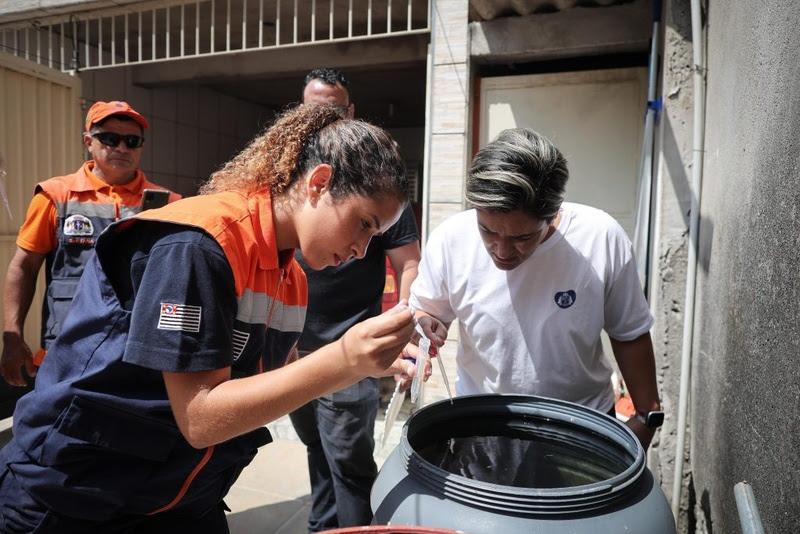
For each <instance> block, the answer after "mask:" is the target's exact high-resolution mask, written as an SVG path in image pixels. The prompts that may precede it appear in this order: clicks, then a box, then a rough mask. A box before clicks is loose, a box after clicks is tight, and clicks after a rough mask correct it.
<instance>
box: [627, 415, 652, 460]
mask: <svg viewBox="0 0 800 534" xmlns="http://www.w3.org/2000/svg"><path fill="white" fill-rule="evenodd" d="M625 425H626V426H627V427H628V428H630V429H631V430H632V431H633V433H634V434H636V437H637V438H638V439H639V443H641V444H642V448H643V449H644V451H645V452H647V449H648V448H649V447H650V442H651V441H653V436H654V435H655V433H656V429H655V428H650V427H649V426H647V425H645V424H642V423H641V422H640V421H639V420H638V419H636V418H635V417H633V416H631V417H630V418H629V419H628V421H627V422H626V423H625Z"/></svg>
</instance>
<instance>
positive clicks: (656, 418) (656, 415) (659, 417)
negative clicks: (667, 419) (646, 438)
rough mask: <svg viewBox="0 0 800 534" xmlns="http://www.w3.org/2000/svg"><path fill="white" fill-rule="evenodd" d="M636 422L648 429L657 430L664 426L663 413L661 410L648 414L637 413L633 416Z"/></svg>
mask: <svg viewBox="0 0 800 534" xmlns="http://www.w3.org/2000/svg"><path fill="white" fill-rule="evenodd" d="M633 417H635V418H636V420H637V421H639V422H640V423H642V424H643V425H645V426H648V427H650V428H658V427H660V426H661V425H663V424H664V412H662V411H661V410H651V411H649V412H646V413H645V412H639V411H637V412H636V413H634V414H633Z"/></svg>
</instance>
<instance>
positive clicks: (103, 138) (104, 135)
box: [92, 132, 144, 148]
mask: <svg viewBox="0 0 800 534" xmlns="http://www.w3.org/2000/svg"><path fill="white" fill-rule="evenodd" d="M92 137H94V138H95V139H97V140H98V141H100V142H101V143H103V144H104V145H106V146H113V147H117V146H119V142H120V141H125V146H126V147H128V148H139V147H140V146H142V145H143V144H144V137H141V136H138V135H122V134H118V133H114V132H97V133H93V134H92Z"/></svg>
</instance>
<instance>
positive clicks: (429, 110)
mask: <svg viewBox="0 0 800 534" xmlns="http://www.w3.org/2000/svg"><path fill="white" fill-rule="evenodd" d="M435 1H436V0H429V3H428V25H429V26H430V30H431V42H430V44H429V45H428V80H427V81H428V83H427V84H426V86H425V144H424V148H423V158H424V159H425V163H424V166H423V170H422V183H421V184H420V186H421V187H422V228H420V229H419V235H420V246H422V247H423V248H424V246H425V242H426V241H427V239H428V228H429V227H430V216H431V215H430V214H431V207H430V205H429V202H430V183H431V149H432V148H433V147H432V143H433V72H434V61H435V57H436V56H435V52H436V19H435V18H434V13H435V11H434V7H433V3H434V2H435Z"/></svg>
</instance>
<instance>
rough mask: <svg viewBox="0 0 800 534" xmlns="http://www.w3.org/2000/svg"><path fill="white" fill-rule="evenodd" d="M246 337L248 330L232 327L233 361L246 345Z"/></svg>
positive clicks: (247, 337)
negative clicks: (243, 330)
mask: <svg viewBox="0 0 800 534" xmlns="http://www.w3.org/2000/svg"><path fill="white" fill-rule="evenodd" d="M248 339H250V333H249V332H242V331H241V330H236V329H235V328H234V329H233V361H236V360H238V359H239V357H240V356H241V355H242V351H243V350H244V347H245V345H247V340H248Z"/></svg>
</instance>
